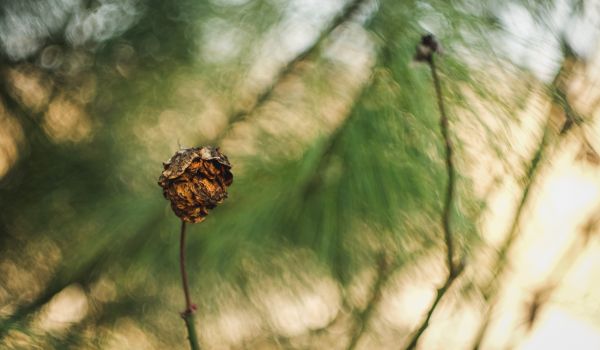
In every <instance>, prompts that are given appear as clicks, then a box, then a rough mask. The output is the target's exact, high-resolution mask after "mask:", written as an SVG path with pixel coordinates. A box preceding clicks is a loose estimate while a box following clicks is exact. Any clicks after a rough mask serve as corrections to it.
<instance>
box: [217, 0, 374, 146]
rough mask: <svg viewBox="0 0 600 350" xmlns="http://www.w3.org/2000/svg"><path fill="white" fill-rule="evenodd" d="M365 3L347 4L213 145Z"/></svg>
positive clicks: (354, 0)
mask: <svg viewBox="0 0 600 350" xmlns="http://www.w3.org/2000/svg"><path fill="white" fill-rule="evenodd" d="M365 1H366V0H352V1H350V2H349V3H348V4H346V6H345V7H344V8H343V9H342V10H341V11H340V12H339V13H338V15H337V16H336V17H335V18H334V19H333V20H332V21H331V23H330V24H329V25H328V26H327V27H326V28H325V29H324V30H323V31H322V32H321V34H320V35H319V37H318V38H317V39H316V40H315V41H314V42H313V43H312V44H311V45H310V46H308V47H307V48H305V49H304V50H302V51H301V52H299V53H298V54H297V55H296V56H295V57H294V58H293V59H291V60H290V61H289V62H287V63H286V64H285V65H284V66H282V67H281V68H280V69H279V71H278V72H277V74H276V75H275V78H274V79H273V81H272V82H271V84H269V85H268V86H267V87H265V88H264V90H263V91H261V92H260V93H258V94H257V96H256V98H255V101H254V103H253V104H252V106H251V107H250V108H248V109H242V110H238V111H235V112H233V113H231V114H230V115H229V117H228V118H227V121H228V124H227V126H226V127H225V128H224V129H223V130H221V131H220V132H219V133H218V134H217V136H215V137H214V138H213V139H212V140H211V143H213V144H219V143H221V141H222V140H223V139H224V138H225V137H226V136H227V135H228V134H229V132H230V131H231V129H232V128H233V125H234V124H236V123H237V122H240V121H242V120H244V119H246V118H247V117H248V116H250V115H251V114H253V113H254V112H255V111H256V110H258V109H259V108H260V107H261V106H262V105H264V104H265V102H267V101H269V99H270V98H271V96H272V95H273V92H274V91H275V88H276V87H277V86H278V85H279V84H280V83H281V82H282V81H284V80H285V78H287V77H288V75H289V74H290V73H292V72H293V71H294V70H295V69H296V67H297V66H298V64H299V63H300V62H302V61H304V60H305V59H307V58H309V57H310V56H312V55H314V54H315V53H316V52H317V49H318V48H319V46H320V45H321V43H323V42H324V41H325V40H326V39H327V38H328V37H329V35H330V34H331V33H332V32H333V31H334V30H336V29H337V28H339V27H340V26H342V25H343V24H344V23H346V22H347V21H348V20H350V19H351V18H352V16H354V14H355V13H356V12H357V10H358V9H359V8H360V7H361V5H362V4H363V3H364V2H365Z"/></svg>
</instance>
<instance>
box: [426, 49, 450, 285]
mask: <svg viewBox="0 0 600 350" xmlns="http://www.w3.org/2000/svg"><path fill="white" fill-rule="evenodd" d="M429 66H430V67H431V76H432V78H433V85H434V86H435V93H436V97H437V102H438V108H439V110H440V129H441V132H442V137H443V139H444V146H445V148H446V172H447V176H448V184H447V187H446V198H445V200H444V210H443V213H442V226H443V228H444V240H445V241H446V251H447V261H446V263H447V264H448V271H449V275H451V276H453V275H454V274H455V272H456V271H455V270H456V266H455V263H454V243H453V241H452V231H451V228H450V218H451V210H452V200H453V199H454V188H455V187H456V180H455V175H454V174H455V170H454V162H453V161H452V153H453V149H452V141H451V140H450V133H449V122H448V115H447V114H446V109H445V107H444V99H443V95H442V87H441V83H440V78H439V77H438V74H437V69H436V66H435V61H434V57H433V55H432V57H431V61H430V63H429Z"/></svg>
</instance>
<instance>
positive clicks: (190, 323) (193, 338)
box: [179, 221, 200, 350]
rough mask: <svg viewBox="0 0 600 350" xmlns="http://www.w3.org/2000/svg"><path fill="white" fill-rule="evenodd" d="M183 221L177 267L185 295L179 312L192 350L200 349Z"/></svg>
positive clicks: (182, 222)
mask: <svg viewBox="0 0 600 350" xmlns="http://www.w3.org/2000/svg"><path fill="white" fill-rule="evenodd" d="M185 233H186V232H185V221H181V236H180V239H179V268H180V270H181V281H182V284H183V294H184V295H185V310H184V311H183V312H182V313H181V317H182V318H183V320H184V321H185V326H186V328H187V331H188V340H189V341H190V348H191V349H192V350H200V345H199V344H198V334H197V333H196V327H195V324H194V323H195V322H194V306H193V305H192V301H191V298H190V287H189V283H188V276H187V272H186V270H185Z"/></svg>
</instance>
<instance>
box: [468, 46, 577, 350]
mask: <svg viewBox="0 0 600 350" xmlns="http://www.w3.org/2000/svg"><path fill="white" fill-rule="evenodd" d="M573 60H576V57H574V56H573V55H572V53H571V52H570V51H568V50H567V51H565V52H564V59H563V63H562V65H561V67H560V69H559V71H558V72H557V73H556V76H555V77H554V79H553V81H552V83H551V85H550V88H549V95H550V98H551V100H552V107H551V110H550V113H548V117H547V119H546V122H545V126H544V133H543V135H542V139H541V140H540V143H539V145H538V147H537V149H536V152H535V154H534V156H533V158H532V159H531V162H530V163H529V166H528V168H527V173H526V175H525V179H524V182H525V185H524V188H523V192H522V194H521V199H520V200H519V204H518V206H517V209H516V212H515V216H514V218H513V221H512V223H511V226H510V228H509V231H508V234H507V236H506V239H505V241H504V242H503V243H502V245H501V247H500V249H499V251H498V254H497V258H496V262H495V264H494V267H493V274H492V276H491V278H490V280H489V281H488V282H487V283H486V284H485V286H484V287H483V288H482V296H483V298H484V300H485V301H487V302H489V306H488V308H487V310H486V313H485V316H484V319H483V322H482V324H481V326H480V327H479V330H478V331H477V334H476V337H475V341H474V343H473V347H472V349H473V350H478V349H480V347H481V344H482V342H483V340H484V338H485V336H486V334H487V331H488V329H489V326H490V324H491V320H492V314H493V311H494V309H495V307H496V304H497V303H498V297H497V290H498V281H499V279H500V276H502V275H503V273H504V271H505V269H506V266H507V262H508V259H507V258H508V252H509V251H510V249H511V248H512V246H513V244H514V242H515V240H516V238H517V236H518V233H519V225H520V223H521V220H522V219H521V218H522V216H523V213H524V211H525V210H524V209H525V207H526V205H527V204H528V202H529V198H530V194H531V189H532V187H533V184H534V183H535V179H536V178H537V176H538V174H539V166H540V163H541V160H542V159H543V158H545V157H547V155H546V153H547V152H548V147H549V138H550V135H551V131H552V127H551V119H552V117H553V114H554V113H560V112H559V111H558V110H559V109H560V110H561V111H562V113H563V114H564V116H565V122H564V124H563V126H562V128H561V130H560V132H559V133H558V137H559V138H564V136H565V135H566V134H567V132H569V131H570V130H572V127H573V126H579V127H580V126H581V123H582V122H583V118H581V117H580V116H579V115H577V114H576V112H575V111H574V110H573V109H572V108H571V106H570V104H568V101H567V94H566V90H565V81H566V79H567V78H568V77H569V76H570V75H571V73H572V72H573V66H574V62H573ZM490 300H492V301H491V302H490Z"/></svg>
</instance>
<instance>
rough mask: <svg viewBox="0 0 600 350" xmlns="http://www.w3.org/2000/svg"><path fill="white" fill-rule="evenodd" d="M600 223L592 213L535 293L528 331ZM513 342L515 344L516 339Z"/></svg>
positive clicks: (530, 308)
mask: <svg viewBox="0 0 600 350" xmlns="http://www.w3.org/2000/svg"><path fill="white" fill-rule="evenodd" d="M599 223H600V213H598V212H597V213H595V214H593V215H591V217H590V218H589V219H588V220H587V221H586V222H585V223H584V225H583V226H582V227H581V228H580V230H579V232H578V234H577V236H576V237H575V239H574V240H573V241H572V242H571V244H570V245H569V247H568V248H567V250H566V251H565V252H564V254H563V255H562V256H561V257H560V258H559V259H558V261H557V263H556V265H555V266H554V268H553V269H552V271H551V272H550V273H549V277H548V280H547V281H546V282H545V283H544V284H543V285H542V286H541V287H538V288H537V289H536V291H535V292H534V293H533V297H532V299H531V302H530V303H528V305H527V310H526V320H525V325H526V330H527V331H528V332H530V331H531V330H532V329H533V326H534V324H535V322H536V321H537V320H538V319H539V315H540V313H541V311H542V310H543V308H544V306H545V304H546V303H547V302H548V300H549V299H550V296H551V295H552V293H553V292H554V291H555V290H556V289H557V288H558V287H559V286H560V282H561V281H562V280H563V279H564V278H565V276H566V275H567V273H568V272H569V270H570V269H571V268H572V267H573V265H574V264H575V262H576V261H577V258H578V257H579V256H580V254H581V253H582V252H583V251H584V250H585V248H586V247H587V246H588V243H589V241H590V238H591V236H592V234H593V233H594V232H595V231H597V229H598V224H599ZM512 343H513V344H514V341H513V342H512ZM508 348H509V349H513V348H515V346H514V345H513V346H510V347H508Z"/></svg>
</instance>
